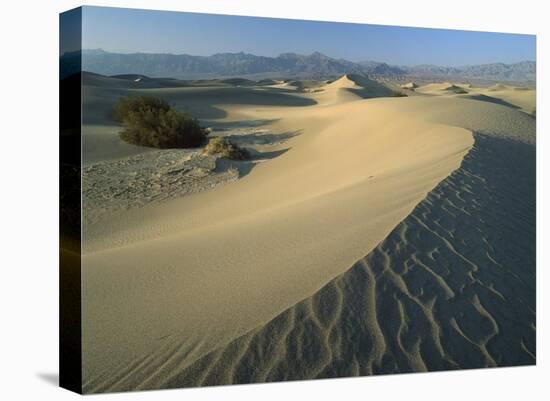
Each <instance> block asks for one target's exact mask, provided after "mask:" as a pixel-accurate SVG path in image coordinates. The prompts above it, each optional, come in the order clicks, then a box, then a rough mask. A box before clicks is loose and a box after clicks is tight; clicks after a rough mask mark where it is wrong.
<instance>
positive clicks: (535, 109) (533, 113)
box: [531, 107, 537, 118]
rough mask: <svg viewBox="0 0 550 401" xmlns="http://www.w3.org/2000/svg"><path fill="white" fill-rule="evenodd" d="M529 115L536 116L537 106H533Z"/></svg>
mask: <svg viewBox="0 0 550 401" xmlns="http://www.w3.org/2000/svg"><path fill="white" fill-rule="evenodd" d="M531 115H532V116H533V117H535V118H536V117H537V108H536V107H535V108H534V109H533V111H532V112H531Z"/></svg>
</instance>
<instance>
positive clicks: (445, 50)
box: [82, 7, 536, 66]
mask: <svg viewBox="0 0 550 401" xmlns="http://www.w3.org/2000/svg"><path fill="white" fill-rule="evenodd" d="M82 25H83V26H82V32H83V35H82V36H83V48H84V49H96V48H101V49H104V50H107V51H113V52H122V53H133V52H149V53H173V54H182V53H185V54H192V55H202V56H208V55H212V54H215V53H223V52H240V51H243V52H245V53H252V54H255V55H260V56H277V55H279V54H281V53H285V52H294V53H299V54H310V53H312V52H314V51H319V52H321V53H323V54H326V55H327V56H330V57H334V58H345V59H347V60H351V61H362V60H373V61H384V62H387V63H389V64H395V65H416V64H436V65H447V66H457V65H467V64H483V63H493V62H504V63H513V62H517V61H522V60H535V52H536V50H535V48H536V46H535V36H534V35H518V34H503V33H488V32H470V31H453V30H443V29H422V28H404V27H394V26H382V25H363V24H350V23H334V22H314V21H301V20H284V19H271V18H256V17H235V16H223V15H211V14H194V13H182V12H169V11H150V10H132V9H121V8H102V7H84V9H83V23H82Z"/></svg>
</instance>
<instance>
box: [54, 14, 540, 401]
mask: <svg viewBox="0 0 550 401" xmlns="http://www.w3.org/2000/svg"><path fill="white" fill-rule="evenodd" d="M60 37H61V43H60V184H61V185H60V188H61V193H60V200H61V201H60V232H61V239H60V255H61V258H60V259H61V266H60V289H61V293H60V317H61V319H60V320H61V327H60V332H61V338H60V349H61V355H60V361H61V362H60V382H61V386H62V387H65V388H67V389H70V390H73V391H77V392H80V393H103V392H118V391H135V390H150V389H164V388H178V387H196V386H213V385H225V384H242V383H264V382H274V381H288V380H309V379H320V378H336V377H349V376H365V375H379V374H390V373H406V372H425V371H429V372H432V371H440V370H455V369H473V368H489V367H502V366H518V365H533V364H535V362H536V342H535V337H536V336H535V334H536V313H535V126H536V109H535V97H536V96H535V93H536V92H535V91H536V88H535V79H536V77H535V69H536V68H535V61H536V60H535V59H536V54H535V47H536V46H535V36H533V35H523V34H522V35H520V34H506V33H489V32H473V31H455V30H437V29H426V28H406V27H396V26H380V25H368V24H351V23H337V22H318V21H303V20H286V19H274V18H257V17H241V16H228V15H208V14H195V13H184V12H168V11H151V10H133V9H118V8H102V7H82V8H77V9H74V10H70V11H67V12H65V13H63V14H61V16H60Z"/></svg>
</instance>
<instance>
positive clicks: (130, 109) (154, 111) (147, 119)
mask: <svg viewBox="0 0 550 401" xmlns="http://www.w3.org/2000/svg"><path fill="white" fill-rule="evenodd" d="M113 117H114V119H115V120H116V121H118V122H120V123H122V124H123V125H125V126H126V128H125V129H124V130H123V131H121V132H120V138H121V139H122V140H124V141H126V142H128V143H132V144H134V145H140V146H150V147H154V148H189V147H196V146H200V145H201V144H203V143H204V141H205V139H206V135H207V132H206V131H205V130H204V129H203V128H201V126H200V125H199V122H198V121H197V120H196V119H195V118H193V117H191V116H189V115H188V114H184V113H180V112H178V111H177V110H175V109H174V108H173V107H172V106H170V104H168V103H167V102H166V101H165V100H164V99H161V98H156V97H151V96H128V97H124V98H121V99H120V100H119V101H118V103H117V104H116V106H115V109H114V112H113Z"/></svg>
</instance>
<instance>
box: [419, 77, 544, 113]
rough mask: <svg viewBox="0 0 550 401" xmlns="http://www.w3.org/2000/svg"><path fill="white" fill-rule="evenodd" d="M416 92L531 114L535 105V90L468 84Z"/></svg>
mask: <svg viewBox="0 0 550 401" xmlns="http://www.w3.org/2000/svg"><path fill="white" fill-rule="evenodd" d="M416 92H418V93H422V94H427V95H437V96H442V95H449V96H458V97H466V98H470V99H472V100H479V101H486V102H490V103H497V104H502V105H503V106H508V107H511V108H516V109H520V110H522V111H524V112H525V113H527V114H531V113H533V110H534V109H535V103H536V91H535V89H529V88H523V87H517V86H511V85H502V84H495V85H493V86H490V87H474V86H473V85H471V84H469V83H464V82H460V83H451V82H443V83H431V84H427V85H423V86H421V87H419V88H417V89H416Z"/></svg>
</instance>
